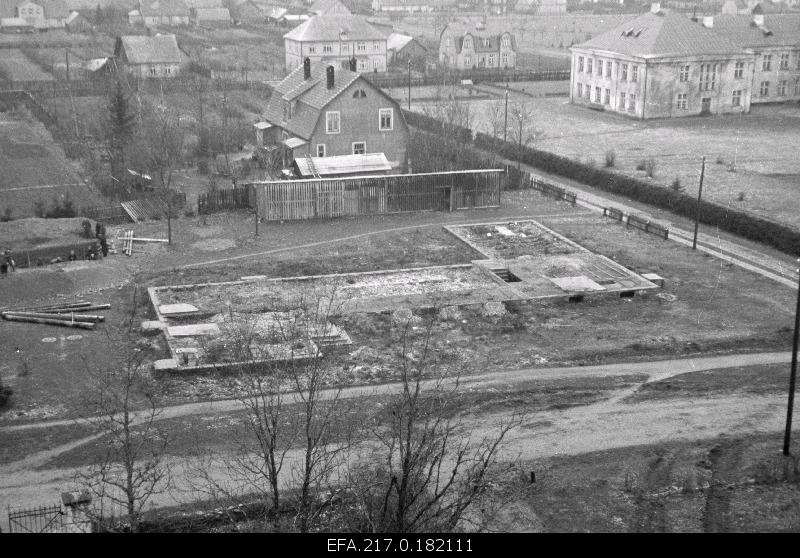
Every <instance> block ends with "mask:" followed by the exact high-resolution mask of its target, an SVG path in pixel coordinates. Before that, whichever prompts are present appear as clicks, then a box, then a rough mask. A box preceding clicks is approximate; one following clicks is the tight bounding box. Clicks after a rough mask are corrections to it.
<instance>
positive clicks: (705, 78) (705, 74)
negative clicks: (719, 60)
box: [700, 64, 719, 91]
mask: <svg viewBox="0 0 800 558" xmlns="http://www.w3.org/2000/svg"><path fill="white" fill-rule="evenodd" d="M717 66H719V64H701V65H700V91H710V90H712V89H714V87H715V86H716V84H717Z"/></svg>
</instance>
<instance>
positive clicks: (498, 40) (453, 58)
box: [439, 22, 517, 70]
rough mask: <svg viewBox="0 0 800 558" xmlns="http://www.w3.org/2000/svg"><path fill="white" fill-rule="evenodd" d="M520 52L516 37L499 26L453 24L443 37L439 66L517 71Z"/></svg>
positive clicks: (440, 44) (440, 37) (446, 29)
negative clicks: (514, 68) (512, 69)
mask: <svg viewBox="0 0 800 558" xmlns="http://www.w3.org/2000/svg"><path fill="white" fill-rule="evenodd" d="M516 50H517V46H516V41H515V39H514V35H513V34H512V33H511V31H509V30H508V29H506V28H504V27H501V26H500V25H499V24H496V23H492V24H485V23H482V22H478V23H474V24H463V23H450V24H448V25H446V26H445V28H444V29H443V30H442V32H441V34H440V35H439V63H440V64H441V65H442V66H444V67H446V68H455V69H458V70H470V69H473V68H500V69H504V68H513V67H515V66H516V63H517V55H516Z"/></svg>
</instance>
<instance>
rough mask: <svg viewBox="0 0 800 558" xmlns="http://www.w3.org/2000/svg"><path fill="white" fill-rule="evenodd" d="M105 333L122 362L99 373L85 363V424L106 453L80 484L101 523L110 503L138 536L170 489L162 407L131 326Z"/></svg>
mask: <svg viewBox="0 0 800 558" xmlns="http://www.w3.org/2000/svg"><path fill="white" fill-rule="evenodd" d="M134 300H135V294H134ZM107 333H108V335H109V346H113V347H115V350H116V351H117V354H118V358H117V359H116V362H115V363H114V365H113V366H105V367H102V368H99V369H96V368H93V367H92V366H91V364H89V363H88V361H87V368H88V370H89V375H90V378H91V384H90V386H89V389H88V391H87V393H86V394H85V396H84V409H85V410H86V412H87V416H85V417H84V418H86V419H90V420H92V424H95V425H96V426H97V434H98V436H99V437H100V439H101V440H104V441H105V442H106V444H105V451H104V453H103V454H102V455H101V456H100V457H98V459H97V460H96V462H95V463H93V464H92V465H91V466H90V467H89V468H88V469H86V470H83V471H79V472H78V475H77V478H78V481H79V482H80V483H81V484H82V485H83V486H84V487H86V488H88V489H89V490H90V491H91V492H92V493H93V494H94V495H95V496H97V499H98V500H99V502H98V504H99V506H100V508H99V509H100V513H99V515H100V517H99V519H104V518H103V515H104V512H103V509H104V505H105V503H107V502H111V503H113V504H115V505H119V506H122V508H123V509H124V510H125V512H126V515H127V520H128V522H129V523H130V530H131V531H132V532H136V531H138V530H139V525H140V521H141V516H142V513H143V511H144V509H145V505H146V504H147V503H148V502H149V501H150V500H151V498H152V497H153V496H155V495H157V494H161V493H163V492H165V491H166V490H167V489H168V488H169V485H170V468H169V467H168V466H167V464H166V463H165V459H164V457H165V452H166V449H167V437H166V436H165V435H164V433H163V432H162V431H161V430H160V429H159V428H158V427H157V424H156V422H157V419H158V415H159V406H158V403H157V401H156V398H155V389H154V388H155V386H154V385H153V379H152V378H151V376H150V374H149V373H148V370H147V369H146V363H147V361H148V358H149V357H148V355H147V352H146V351H145V350H143V349H142V348H140V347H137V346H135V343H133V342H132V335H131V328H130V324H128V326H127V327H123V328H120V329H119V330H116V331H111V330H107Z"/></svg>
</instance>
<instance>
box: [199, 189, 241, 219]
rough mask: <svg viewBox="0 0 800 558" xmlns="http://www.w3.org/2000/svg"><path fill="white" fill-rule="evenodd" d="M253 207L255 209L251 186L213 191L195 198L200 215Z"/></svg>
mask: <svg viewBox="0 0 800 558" xmlns="http://www.w3.org/2000/svg"><path fill="white" fill-rule="evenodd" d="M253 207H255V193H254V190H253V187H252V186H251V185H248V186H246V187H244V188H235V189H233V190H215V191H213V192H206V193H205V194H200V195H199V196H198V197H197V212H198V213H200V214H206V213H214V212H215V211H227V210H230V209H250V208H253Z"/></svg>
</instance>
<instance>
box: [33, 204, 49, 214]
mask: <svg viewBox="0 0 800 558" xmlns="http://www.w3.org/2000/svg"><path fill="white" fill-rule="evenodd" d="M33 214H34V215H35V216H36V217H45V216H46V215H47V205H46V204H45V203H44V200H36V201H35V202H34V204H33Z"/></svg>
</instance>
